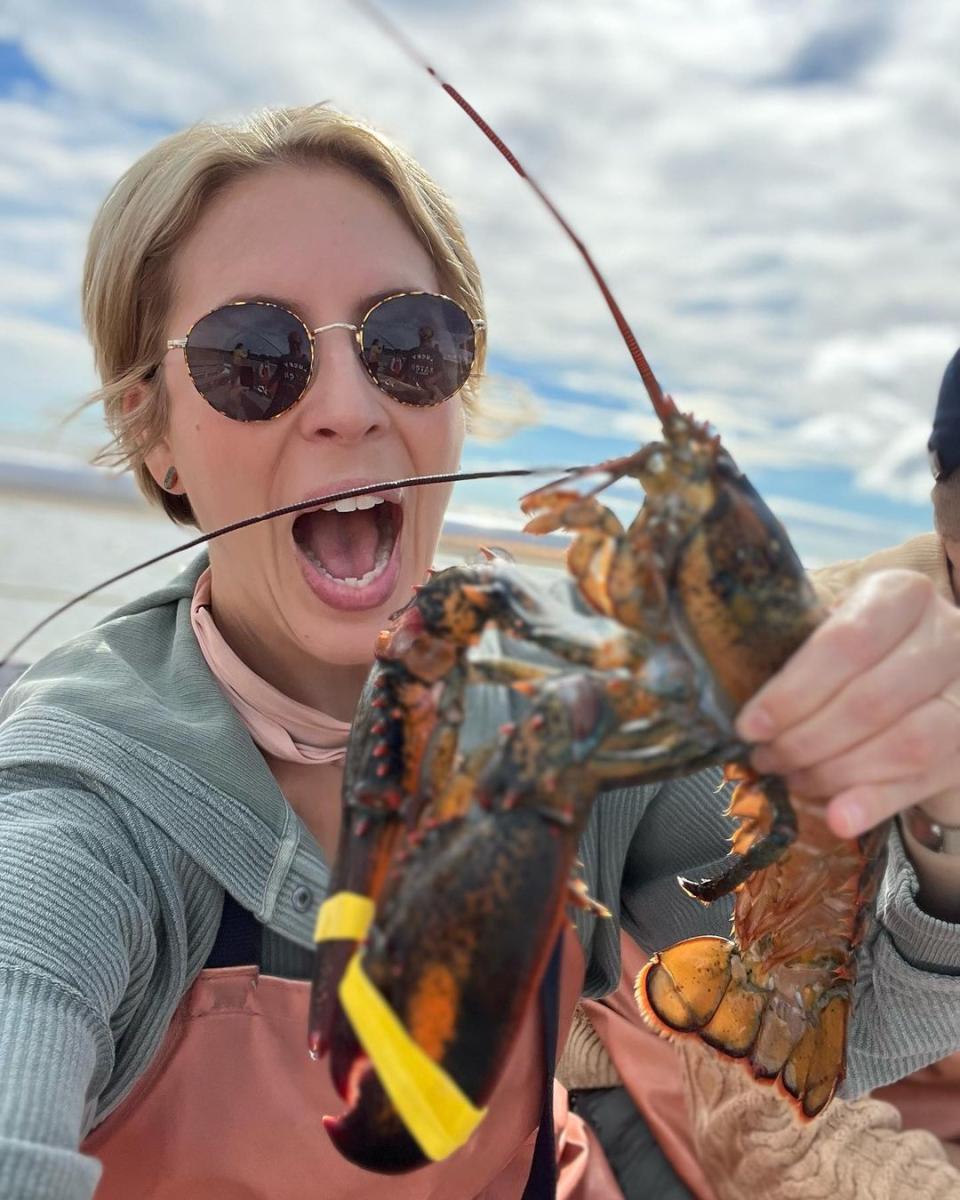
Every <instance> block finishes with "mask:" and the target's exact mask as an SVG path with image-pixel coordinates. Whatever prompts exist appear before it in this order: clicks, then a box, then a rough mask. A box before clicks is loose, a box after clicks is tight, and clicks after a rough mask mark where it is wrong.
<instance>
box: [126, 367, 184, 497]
mask: <svg viewBox="0 0 960 1200" xmlns="http://www.w3.org/2000/svg"><path fill="white" fill-rule="evenodd" d="M151 399H152V397H151V395H150V389H149V387H148V385H147V384H146V383H138V384H135V385H134V386H133V387H132V388H130V390H129V391H128V392H126V393H125V394H124V397H123V401H122V405H123V415H124V416H125V417H126V416H129V415H130V414H131V413H133V412H135V411H136V410H137V409H138V408H139V407H140V406H141V405H143V404H149V403H150V402H151ZM143 461H144V463H145V464H146V468H147V470H148V471H149V472H150V474H151V476H152V477H153V481H154V483H155V484H156V485H157V487H158V488H161V489H162V490H163V491H167V490H170V491H171V492H172V494H174V495H176V494H179V493H181V492H182V491H183V490H184V489H183V488H182V487H181V488H177V487H174V488H172V489H167V488H164V486H163V481H164V479H165V478H166V475H167V472H168V471H169V470H170V468H171V467H172V466H174V461H173V449H172V448H171V446H170V443H169V442H168V441H167V439H166V438H161V439H160V441H159V442H157V443H156V445H155V446H153V447H152V448H151V449H150V450H149V451H148V452H147V454H146V456H145V457H144V460H143Z"/></svg>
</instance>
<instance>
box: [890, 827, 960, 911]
mask: <svg viewBox="0 0 960 1200" xmlns="http://www.w3.org/2000/svg"><path fill="white" fill-rule="evenodd" d="M924 807H926V806H924ZM922 816H923V810H921V818H922ZM934 824H938V823H934ZM899 826H900V836H901V838H902V840H903V846H904V849H905V850H906V852H907V856H908V858H909V859H910V861H911V863H912V864H913V868H914V870H915V871H916V874H917V884H918V888H917V896H916V901H917V907H918V908H920V909H922V910H923V912H925V913H927V914H928V915H929V916H931V917H936V918H937V919H938V920H940V921H946V922H948V923H950V924H952V925H956V924H960V854H957V853H953V854H947V853H944V852H943V850H935V849H932V848H931V847H930V846H929V845H925V844H924V842H923V841H921V839H920V838H919V837H917V835H916V833H915V832H914V831H915V830H921V831H922V830H923V825H922V821H918V820H917V819H915V817H914V815H913V814H911V815H910V816H908V815H907V814H905V813H901V814H900V821H899ZM950 833H951V837H950V842H951V844H952V840H953V835H954V831H952V830H951V831H950ZM933 836H934V837H935V836H936V835H933Z"/></svg>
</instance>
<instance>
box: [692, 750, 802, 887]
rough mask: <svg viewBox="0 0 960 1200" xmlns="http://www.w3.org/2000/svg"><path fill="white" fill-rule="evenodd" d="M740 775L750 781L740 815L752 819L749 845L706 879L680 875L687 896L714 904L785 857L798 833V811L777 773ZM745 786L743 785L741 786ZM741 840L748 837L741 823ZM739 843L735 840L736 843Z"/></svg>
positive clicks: (724, 862)
mask: <svg viewBox="0 0 960 1200" xmlns="http://www.w3.org/2000/svg"><path fill="white" fill-rule="evenodd" d="M751 776H752V772H751V773H750V774H749V775H744V776H741V778H743V779H744V782H749V784H750V787H749V789H747V790H748V791H749V798H748V799H745V800H741V801H740V803H739V804H738V806H737V815H738V816H740V818H741V821H742V822H748V821H749V822H752V825H751V827H750V829H749V845H748V846H747V849H746V850H745V851H744V852H743V853H740V852H739V851H738V850H737V849H736V848H735V849H734V850H733V852H732V853H730V854H728V855H727V857H726V858H725V859H724V861H723V862H722V863H721V864H720V866H719V867H718V868H717V870H716V871H715V872H714V873H713V874H712V875H708V876H707V877H706V878H704V879H687V878H686V877H685V876H679V877H678V882H679V884H680V886H681V887H682V888H683V890H684V891H685V892H686V893H687V895H688V896H692V897H693V899H694V900H699V901H700V903H701V904H712V903H713V902H714V900H718V899H719V898H720V897H721V896H727V895H729V894H730V893H731V892H733V891H735V890H736V889H737V888H738V887H739V886H740V885H741V884H742V883H744V882H745V881H746V880H747V879H749V878H750V876H751V875H753V874H755V873H756V872H757V871H762V870H763V869H764V868H765V867H769V866H770V865H771V864H772V863H775V862H776V861H777V859H779V858H782V856H783V855H784V854H785V853H786V851H787V849H788V847H789V846H790V845H791V844H792V843H793V841H794V839H795V838H796V836H797V814H796V813H795V812H794V809H793V805H792V804H791V803H790V793H789V791H788V790H787V785H786V784H785V783H784V781H783V780H782V779H781V778H780V776H778V775H764V776H760V777H759V778H757V777H752V778H751ZM741 786H742V785H741ZM748 806H749V808H748ZM761 821H762V822H763V824H764V826H765V828H764V830H763V832H762V833H761V834H760V836H754V834H755V831H756V830H757V829H758V827H759V825H760V823H761ZM738 840H740V841H744V840H747V836H746V831H745V829H744V825H743V824H741V828H740V831H739V833H738ZM736 844H737V842H736V841H735V846H736Z"/></svg>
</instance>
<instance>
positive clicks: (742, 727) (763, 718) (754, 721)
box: [737, 707, 774, 742]
mask: <svg viewBox="0 0 960 1200" xmlns="http://www.w3.org/2000/svg"><path fill="white" fill-rule="evenodd" d="M737 731H738V732H739V734H740V736H741V737H743V738H746V739H747V741H749V742H765V741H767V740H769V739H770V738H772V737H773V734H774V725H773V718H772V717H771V716H770V714H769V713H768V712H767V710H766V709H765V708H749V707H748V708H746V709H745V710H744V712H742V713H741V714H740V716H739V718H738V719H737Z"/></svg>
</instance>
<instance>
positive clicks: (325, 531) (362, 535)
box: [293, 496, 403, 609]
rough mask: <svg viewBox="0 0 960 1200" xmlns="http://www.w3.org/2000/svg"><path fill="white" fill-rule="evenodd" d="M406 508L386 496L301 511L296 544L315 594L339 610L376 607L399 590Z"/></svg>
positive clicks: (297, 522)
mask: <svg viewBox="0 0 960 1200" xmlns="http://www.w3.org/2000/svg"><path fill="white" fill-rule="evenodd" d="M402 526H403V508H402V506H401V504H400V503H399V502H395V501H393V500H391V499H389V498H388V497H386V496H352V497H350V498H348V499H345V500H338V501H337V502H336V503H334V504H325V505H323V506H322V507H320V508H317V509H313V510H311V511H309V512H305V513H301V514H300V515H299V516H298V517H297V519H296V520H295V521H294V523H293V540H294V542H295V544H296V547H297V550H298V552H299V557H300V565H301V570H302V571H303V574H304V577H305V579H306V581H307V583H308V584H309V585H310V587H311V588H312V590H313V591H314V592H315V593H316V594H317V595H318V596H319V597H320V599H321V600H323V601H324V602H325V603H327V604H331V605H332V606H333V607H335V608H344V609H352V608H372V607H374V606H376V605H378V604H382V603H383V601H384V600H386V599H387V597H388V596H389V595H390V594H391V592H392V591H393V589H394V587H395V586H396V579H397V574H398V572H399V565H400V564H399V554H398V548H399V544H400V530H401V528H402Z"/></svg>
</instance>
